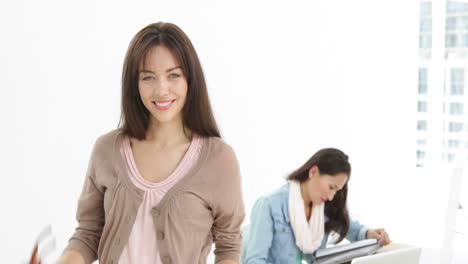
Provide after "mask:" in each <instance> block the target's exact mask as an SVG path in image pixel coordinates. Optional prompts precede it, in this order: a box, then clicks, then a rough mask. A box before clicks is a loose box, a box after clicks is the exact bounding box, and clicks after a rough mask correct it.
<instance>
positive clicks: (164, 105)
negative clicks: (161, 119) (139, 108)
mask: <svg viewBox="0 0 468 264" xmlns="http://www.w3.org/2000/svg"><path fill="white" fill-rule="evenodd" d="M174 101H175V99H174V100H169V101H167V100H166V101H153V104H154V106H156V109H158V110H161V111H165V110H167V109H169V108H171V105H172V104H173V103H174Z"/></svg>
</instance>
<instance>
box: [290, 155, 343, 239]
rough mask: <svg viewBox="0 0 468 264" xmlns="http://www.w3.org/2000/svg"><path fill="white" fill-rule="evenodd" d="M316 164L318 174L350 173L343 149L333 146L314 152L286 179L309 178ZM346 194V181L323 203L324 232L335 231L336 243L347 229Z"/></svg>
mask: <svg viewBox="0 0 468 264" xmlns="http://www.w3.org/2000/svg"><path fill="white" fill-rule="evenodd" d="M313 166H317V167H318V169H319V173H320V174H327V175H330V176H336V175H337V174H339V173H345V174H347V175H348V181H349V177H350V175H351V164H349V162H348V156H347V155H346V154H344V153H343V151H341V150H339V149H335V148H326V149H321V150H319V151H318V152H317V153H315V154H314V155H313V156H312V157H311V158H310V159H309V160H308V161H307V162H306V163H305V164H304V165H302V166H301V167H300V168H299V169H297V170H296V171H294V172H293V173H291V174H290V175H289V176H288V180H297V181H299V182H301V183H302V182H305V181H307V180H308V179H309V170H310V169H311V168H312V167H313ZM347 196H348V182H346V184H345V185H344V186H343V188H342V189H341V190H339V191H338V192H336V194H335V197H334V198H333V200H331V201H328V202H326V203H325V215H326V216H327V217H328V222H327V223H326V224H325V232H326V233H329V232H330V231H332V230H333V231H335V232H336V233H338V234H339V238H338V240H336V241H335V242H336V243H339V242H340V241H341V240H343V239H344V238H345V237H346V233H347V232H348V229H349V221H350V220H349V214H348V209H347V208H346V199H347Z"/></svg>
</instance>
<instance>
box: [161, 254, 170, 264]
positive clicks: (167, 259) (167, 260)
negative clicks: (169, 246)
mask: <svg viewBox="0 0 468 264" xmlns="http://www.w3.org/2000/svg"><path fill="white" fill-rule="evenodd" d="M162 262H163V263H164V264H171V263H172V260H171V257H169V256H165V257H163V258H162Z"/></svg>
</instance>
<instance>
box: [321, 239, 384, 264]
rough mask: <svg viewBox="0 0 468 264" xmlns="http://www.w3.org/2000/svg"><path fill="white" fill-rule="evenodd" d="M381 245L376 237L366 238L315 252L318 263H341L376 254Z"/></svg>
mask: <svg viewBox="0 0 468 264" xmlns="http://www.w3.org/2000/svg"><path fill="white" fill-rule="evenodd" d="M380 247H381V246H380V245H379V243H378V241H377V240H376V239H366V240H361V241H357V242H353V243H349V244H345V245H340V246H334V247H330V248H324V249H319V250H317V251H316V252H315V254H314V257H315V262H314V263H316V264H332V263H333V264H339V263H344V262H348V261H351V260H353V259H354V258H357V257H362V256H367V255H371V254H374V253H375V252H376V251H377V250H378V249H379V248H380Z"/></svg>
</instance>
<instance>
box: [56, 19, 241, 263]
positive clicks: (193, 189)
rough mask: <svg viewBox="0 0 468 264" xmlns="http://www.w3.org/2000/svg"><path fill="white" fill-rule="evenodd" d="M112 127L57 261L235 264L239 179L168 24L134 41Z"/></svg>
mask: <svg viewBox="0 0 468 264" xmlns="http://www.w3.org/2000/svg"><path fill="white" fill-rule="evenodd" d="M122 78H123V80H122V117H121V126H120V128H119V129H117V130H114V131H111V132H109V133H107V134H105V135H103V136H101V137H100V138H99V139H98V140H97V141H96V143H95V146H94V149H93V152H92V156H91V160H90V163H89V167H88V173H87V176H86V179H85V184H84V187H83V190H82V193H81V196H80V198H79V202H78V210H77V221H78V227H77V228H76V231H75V233H74V234H73V236H72V238H71V239H70V242H69V244H68V246H67V247H66V249H65V251H64V253H63V255H62V257H61V258H60V260H59V263H92V262H93V261H94V260H96V259H98V260H99V262H100V263H121V264H122V263H123V264H125V263H206V259H207V256H208V254H209V252H210V249H211V245H212V243H213V242H214V243H215V245H216V249H215V251H214V253H215V255H216V261H217V263H238V261H239V257H240V247H241V246H240V245H241V235H240V225H241V223H242V221H243V219H244V205H243V199H242V191H241V182H240V171H239V166H238V163H237V158H236V156H235V154H234V152H233V150H232V148H231V147H230V146H229V145H227V144H226V143H224V141H222V140H221V139H220V133H219V131H218V127H217V125H216V121H215V119H214V117H213V113H212V110H211V106H210V102H209V98H208V93H207V89H206V84H205V79H204V76H203V71H202V68H201V65H200V62H199V59H198V56H197V54H196V52H195V49H194V48H193V46H192V44H191V42H190V40H189V39H188V37H187V36H186V35H185V33H184V32H182V30H181V29H179V28H178V27H177V26H176V25H174V24H170V23H155V24H151V25H148V26H147V27H145V28H144V29H142V30H141V31H140V32H138V33H137V34H136V36H135V37H134V39H133V40H132V42H131V43H130V46H129V48H128V51H127V55H126V58H125V63H124V67H123V75H122Z"/></svg>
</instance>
